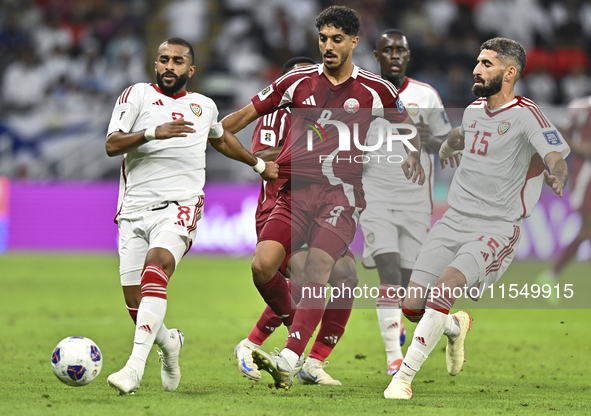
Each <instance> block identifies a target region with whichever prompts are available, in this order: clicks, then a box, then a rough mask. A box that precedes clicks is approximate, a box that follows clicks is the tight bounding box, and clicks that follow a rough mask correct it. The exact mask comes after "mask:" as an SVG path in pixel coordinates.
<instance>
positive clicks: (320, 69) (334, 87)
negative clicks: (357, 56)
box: [318, 63, 359, 91]
mask: <svg viewBox="0 0 591 416" xmlns="http://www.w3.org/2000/svg"><path fill="white" fill-rule="evenodd" d="M318 74H319V75H320V79H323V80H324V82H325V83H326V85H327V86H328V88H330V89H331V90H333V91H335V90H338V89H340V88H342V87H343V86H345V85H349V84H350V83H351V82H353V80H354V79H357V75H359V67H358V66H357V65H355V64H353V72H351V76H350V77H349V79H348V80H346V81H345V82H343V83H342V84H339V85H334V84H333V83H332V82H330V81H329V80H328V77H327V76H326V74H325V73H324V64H323V63H322V64H320V65H318Z"/></svg>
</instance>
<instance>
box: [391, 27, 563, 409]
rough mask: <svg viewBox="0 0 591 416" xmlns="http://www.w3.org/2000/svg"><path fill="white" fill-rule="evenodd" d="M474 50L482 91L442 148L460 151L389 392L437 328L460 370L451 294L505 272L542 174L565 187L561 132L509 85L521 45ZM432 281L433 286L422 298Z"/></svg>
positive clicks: (403, 391) (497, 42) (409, 304)
mask: <svg viewBox="0 0 591 416" xmlns="http://www.w3.org/2000/svg"><path fill="white" fill-rule="evenodd" d="M480 50H481V52H480V55H479V56H478V59H477V65H476V67H475V68H474V72H473V73H474V79H475V83H474V86H473V87H472V91H473V92H474V94H475V95H477V96H478V97H481V98H479V99H478V100H476V101H475V102H474V103H473V104H471V105H470V106H469V107H468V108H467V109H466V110H465V111H464V117H463V120H462V125H461V126H460V127H459V128H456V129H454V130H453V131H452V133H451V134H450V137H449V138H448V140H447V141H445V142H444V143H443V145H442V146H441V149H440V152H439V155H440V157H441V159H442V160H445V159H447V158H449V157H451V156H452V155H454V153H457V152H460V151H461V150H462V149H463V160H462V163H461V165H460V167H459V168H458V170H457V172H456V174H455V175H454V179H453V182H452V184H451V188H450V190H449V196H448V202H449V205H450V206H451V208H450V209H449V210H448V211H447V212H446V213H445V215H444V216H443V218H442V219H441V220H440V221H438V222H437V223H436V224H435V226H434V227H433V229H432V230H431V231H430V232H429V235H428V236H427V240H426V241H425V243H424V244H423V246H422V247H421V251H420V253H419V255H418V257H417V260H416V262H415V265H414V268H413V272H412V276H411V281H410V283H409V290H408V292H407V295H406V298H405V300H404V303H403V312H404V313H405V315H406V316H407V317H410V318H413V319H414V318H419V319H420V322H419V323H418V325H417V327H416V329H415V332H414V336H413V341H412V344H411V345H410V346H409V348H408V351H407V353H406V356H405V357H404V361H403V363H402V366H401V367H400V370H399V371H398V372H397V373H396V374H395V375H394V377H393V378H392V381H391V383H390V385H389V386H388V388H387V389H386V390H385V391H384V396H385V397H386V398H387V399H410V398H411V397H412V390H411V382H412V380H413V377H414V376H415V374H416V373H417V371H419V369H420V368H421V365H422V364H423V362H424V361H425V360H426V359H427V357H428V356H429V354H430V353H431V351H432V350H433V348H435V345H436V344H437V342H438V341H439V339H440V338H441V335H442V334H445V335H446V336H447V347H446V363H447V371H448V373H449V374H450V375H452V376H455V375H457V374H458V373H459V372H460V371H461V369H462V365H463V363H464V353H465V351H464V340H465V338H466V334H467V332H468V331H469V330H470V328H471V322H472V319H471V317H470V315H469V314H468V313H467V312H464V311H459V312H457V313H455V314H453V315H450V314H449V311H450V309H451V308H452V307H453V304H454V302H455V300H456V298H457V297H458V296H461V295H463V288H464V287H467V288H469V289H470V288H471V289H475V288H476V289H478V291H479V294H482V292H483V291H484V290H486V289H488V288H489V287H490V286H491V285H492V284H494V283H495V282H496V281H497V280H498V279H499V278H500V277H501V276H502V275H503V273H504V272H505V271H506V270H507V267H508V266H509V264H510V263H511V261H512V260H513V257H514V256H515V250H516V248H517V245H518V242H519V237H520V234H521V221H522V219H523V218H526V217H528V216H529V215H530V214H531V212H532V210H533V208H534V206H535V204H536V203H537V201H538V199H539V196H540V193H541V190H542V185H543V182H544V181H545V182H546V184H548V185H549V186H551V187H552V189H553V190H554V192H555V193H556V194H558V195H559V196H562V189H563V188H564V185H565V184H566V181H567V179H568V169H567V165H566V162H565V160H564V157H566V156H567V155H568V153H569V151H570V149H569V147H568V146H567V145H566V143H565V142H564V139H563V138H562V137H561V135H560V133H559V132H558V130H557V129H556V128H555V127H554V126H553V125H552V124H551V123H550V122H549V121H548V119H547V118H546V117H545V116H544V114H543V113H542V111H541V110H540V109H539V108H538V107H537V106H536V105H535V104H534V103H533V102H532V101H530V100H528V99H526V98H523V97H520V96H516V95H515V93H514V86H515V82H516V81H517V79H518V78H519V76H520V75H521V73H522V71H523V69H524V68H525V62H526V56H525V50H524V49H523V47H522V46H521V45H520V44H519V43H517V42H515V41H513V40H510V39H504V38H494V39H491V40H488V41H486V42H485V43H483V44H482V46H481V49H480ZM443 163H444V162H442V164H443ZM546 166H547V167H548V168H549V169H550V173H548V171H546V170H545V168H546ZM428 287H430V288H433V289H432V292H431V295H429V296H428V297H427V288H428ZM454 289H458V291H459V293H458V291H455V292H454ZM468 294H469V295H471V296H474V294H475V292H474V291H470V290H468ZM425 301H426V304H425ZM423 305H425V307H426V310H424V311H423V310H422V308H423ZM421 315H422V317H421Z"/></svg>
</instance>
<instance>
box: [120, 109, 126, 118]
mask: <svg viewBox="0 0 591 416" xmlns="http://www.w3.org/2000/svg"><path fill="white" fill-rule="evenodd" d="M126 115H127V111H125V110H123V111H122V112H121V114H119V121H123V120H125V116H126Z"/></svg>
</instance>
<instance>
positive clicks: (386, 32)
mask: <svg viewBox="0 0 591 416" xmlns="http://www.w3.org/2000/svg"><path fill="white" fill-rule="evenodd" d="M384 35H400V36H402V37H404V38H406V35H405V34H404V33H402V32H401V31H400V30H398V29H386V30H384V31H383V32H382V33H380V36H379V37H378V38H377V39H376V50H377V49H378V42H379V41H380V39H381V37H382V36H384Z"/></svg>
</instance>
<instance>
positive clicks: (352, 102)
mask: <svg viewBox="0 0 591 416" xmlns="http://www.w3.org/2000/svg"><path fill="white" fill-rule="evenodd" d="M343 108H344V109H345V111H346V112H347V113H349V114H355V113H356V112H357V111H358V110H359V101H357V100H356V99H355V98H349V99H348V100H347V101H345V104H343Z"/></svg>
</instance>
